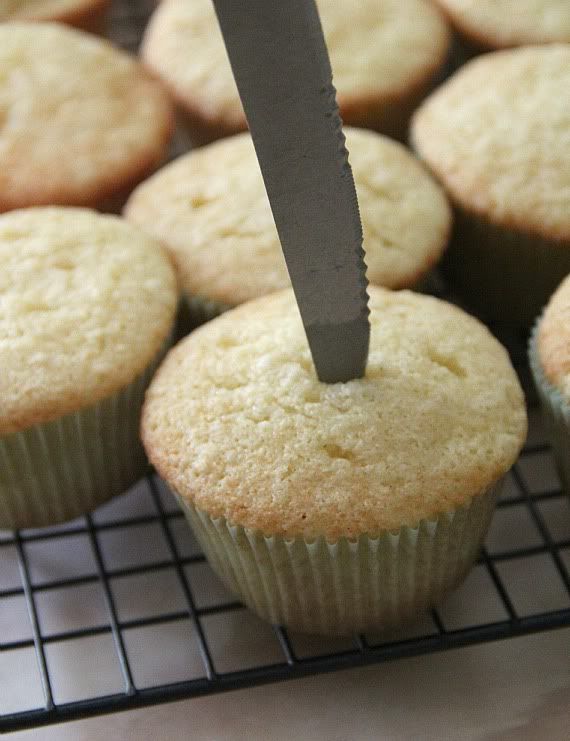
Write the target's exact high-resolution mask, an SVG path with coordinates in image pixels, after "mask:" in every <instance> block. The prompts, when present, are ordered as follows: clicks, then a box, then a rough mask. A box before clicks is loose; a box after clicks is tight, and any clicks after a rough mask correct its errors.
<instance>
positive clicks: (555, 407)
mask: <svg viewBox="0 0 570 741" xmlns="http://www.w3.org/2000/svg"><path fill="white" fill-rule="evenodd" d="M529 358H530V367H531V370H532V374H533V377H534V381H535V385H536V388H537V390H538V395H539V398H540V401H541V405H542V409H543V412H544V418H545V420H546V423H547V427H548V432H549V435H550V439H551V442H552V445H553V448H554V454H555V457H556V461H557V463H558V469H559V471H560V476H561V479H562V482H563V485H564V487H565V489H566V491H567V492H569V493H570V276H568V277H567V278H565V280H564V281H563V282H562V284H561V285H560V286H559V287H558V289H557V290H556V292H555V293H554V295H553V296H552V298H551V299H550V302H549V303H548V305H547V307H546V309H545V311H544V314H543V315H542V317H541V319H540V320H539V321H538V322H537V325H536V327H535V329H534V332H533V334H532V337H531V341H530V345H529Z"/></svg>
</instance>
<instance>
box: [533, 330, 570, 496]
mask: <svg viewBox="0 0 570 741" xmlns="http://www.w3.org/2000/svg"><path fill="white" fill-rule="evenodd" d="M539 325H540V321H538V322H537V323H536V324H535V326H534V329H533V331H532V334H531V337H530V341H529V346H528V358H529V363H530V369H531V372H532V376H533V379H534V384H535V386H536V390H537V391H538V398H539V400H540V406H541V408H542V413H543V418H544V420H545V423H546V428H547V433H548V437H549V439H550V442H551V444H552V448H553V450H554V456H555V459H556V464H557V466H558V472H559V473H560V478H561V480H562V484H563V486H564V489H565V490H566V492H567V493H569V494H570V405H569V404H568V402H567V401H566V399H565V398H564V396H563V395H562V393H561V392H560V391H559V390H558V389H557V388H556V387H555V386H553V385H552V384H551V383H550V381H549V380H548V379H547V378H546V376H545V374H544V370H543V368H542V364H541V362H540V357H539V354H538V347H537V336H538V328H539Z"/></svg>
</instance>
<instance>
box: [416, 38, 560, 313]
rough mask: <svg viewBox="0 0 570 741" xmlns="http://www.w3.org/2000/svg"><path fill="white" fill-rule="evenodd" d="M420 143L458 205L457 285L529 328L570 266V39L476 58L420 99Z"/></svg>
mask: <svg viewBox="0 0 570 741" xmlns="http://www.w3.org/2000/svg"><path fill="white" fill-rule="evenodd" d="M412 142H413V146H414V147H415V149H416V151H417V152H418V153H419V155H420V156H421V157H422V158H423V160H424V161H425V162H426V163H427V165H428V166H429V167H430V168H431V170H432V172H433V173H434V174H435V176H436V177H437V178H438V179H439V181H440V182H441V183H442V185H443V186H444V188H445V189H446V191H447V193H448V195H449V197H450V199H451V201H452V202H453V205H454V206H455V231H454V236H453V239H452V243H451V245H450V249H449V250H448V252H447V258H446V260H445V261H444V269H445V271H446V274H447V277H448V278H449V282H450V285H451V287H452V288H453V290H456V291H457V292H458V294H459V295H460V296H461V297H462V298H463V299H464V300H465V301H466V302H467V303H468V305H469V306H470V307H472V308H473V309H474V310H475V311H477V312H478V313H479V314H480V315H481V316H483V317H484V318H485V319H487V320H493V321H504V322H509V323H512V324H518V325H521V326H527V327H528V326H529V325H530V324H531V323H532V321H533V320H534V318H535V317H536V316H537V315H538V314H539V313H540V311H541V309H542V307H543V306H544V304H545V303H546V301H547V300H548V298H549V296H550V295H551V293H552V292H553V290H554V289H555V288H556V286H557V285H558V283H559V282H560V281H561V280H562V278H563V277H564V276H565V275H566V274H567V273H568V272H569V271H570V45H567V44H551V45H546V46H534V47H523V48H520V49H515V50H510V51H502V52H494V53H491V54H487V55H484V56H482V57H479V58H477V59H475V60H473V61H471V62H469V63H468V64H467V65H466V66H465V67H464V68H462V69H461V70H459V71H458V72H457V73H456V74H455V75H454V76H453V77H452V78H451V79H449V80H448V81H447V82H445V83H444V84H443V85H442V86H441V87H440V88H439V89H438V90H436V91H435V92H434V93H433V94H432V95H431V96H430V97H429V98H428V99H427V100H426V101H425V102H424V103H423V104H422V105H421V106H420V108H419V109H418V111H417V112H416V114H415V115H414V119H413V124H412Z"/></svg>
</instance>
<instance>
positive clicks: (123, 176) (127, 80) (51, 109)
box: [0, 22, 173, 211]
mask: <svg viewBox="0 0 570 741" xmlns="http://www.w3.org/2000/svg"><path fill="white" fill-rule="evenodd" d="M172 122H173V121H172V110H171V105H170V103H169V101H168V99H167V97H166V95H165V93H164V92H163V91H162V89H161V88H160V86H159V85H158V84H157V83H156V82H155V81H153V80H151V79H150V77H149V75H148V74H147V73H146V72H145V71H144V70H143V69H142V67H141V66H140V65H139V64H138V63H137V62H136V61H135V60H134V59H132V58H131V57H130V56H129V55H127V54H125V53H124V52H121V51H119V50H118V49H115V48H114V47H113V46H111V44H109V43H108V42H106V41H103V40H101V39H99V38H96V37H94V36H90V35H88V34H86V33H83V32H80V31H77V30H75V29H71V28H67V27H66V26H61V25H58V24H55V23H16V22H14V23H5V24H0V211H7V210H9V209H12V208H20V207H25V206H34V205H44V204H45V205H48V204H63V205H92V204H97V203H98V202H99V201H102V200H104V199H105V198H106V197H107V196H108V195H109V193H113V192H114V191H115V190H116V189H117V187H121V186H126V185H127V184H130V183H131V182H132V183H134V182H138V181H139V180H140V179H141V178H142V177H144V176H145V175H146V174H147V173H148V172H149V171H151V170H152V169H153V168H154V167H155V166H156V165H158V164H159V163H160V162H161V161H162V159H163V157H164V154H165V151H166V147H167V144H168V140H169V138H170V134H171V130H172Z"/></svg>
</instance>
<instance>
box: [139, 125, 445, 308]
mask: <svg viewBox="0 0 570 741" xmlns="http://www.w3.org/2000/svg"><path fill="white" fill-rule="evenodd" d="M345 133H346V136H347V146H348V148H349V151H350V162H351V165H352V170H353V173H354V178H355V183H356V190H357V193H358V199H359V206H360V215H361V218H362V226H363V230H364V249H365V250H366V264H367V266H368V271H367V274H368V279H369V280H370V281H371V282H372V283H376V284H378V285H384V286H387V287H389V288H402V287H408V286H411V285H413V284H414V283H415V282H417V281H418V279H419V278H420V277H421V276H422V275H423V274H424V273H426V272H427V270H428V269H429V268H430V267H431V266H432V265H433V264H434V263H435V262H437V260H438V259H439V257H440V255H441V253H442V252H443V249H444V247H445V246H446V243H447V237H448V233H449V229H450V226H451V214H450V209H449V206H448V204H447V200H446V197H445V195H444V193H443V191H442V190H441V189H440V187H439V186H438V185H437V184H436V183H435V182H434V181H433V179H432V178H431V176H430V175H429V174H428V173H427V172H426V171H425V170H424V168H423V166H422V165H421V164H420V163H419V162H418V161H417V160H416V159H415V158H414V157H412V156H411V155H410V153H409V151H408V150H406V149H405V148H404V147H403V146H402V145H400V144H398V143H396V142H393V141H391V140H390V139H387V138H385V137H383V136H380V135H379V134H375V133H373V132H371V131H364V130H361V129H350V128H347V129H345ZM125 215H126V217H127V218H128V219H129V221H132V222H133V223H134V224H137V225H138V226H140V227H141V228H143V229H145V230H146V231H147V232H148V233H149V234H152V235H153V236H155V237H156V238H157V239H159V240H160V241H161V242H162V243H163V244H164V245H165V246H166V247H167V248H168V249H169V250H170V252H171V254H172V256H173V258H174V262H175V264H176V266H177V270H178V274H179V277H180V281H181V285H182V288H183V290H184V291H185V292H186V293H187V294H188V295H189V296H200V297H203V298H207V299H209V300H213V301H217V302H219V303H221V304H224V305H226V306H235V305H237V304H239V303H242V302H243V301H247V300H249V299H252V298H257V297H258V296H263V295H264V294H266V293H271V292H272V291H276V290H279V289H281V288H286V287H288V286H289V285H290V282H289V276H288V273H287V268H286V265H285V260H284V258H283V252H282V250H281V246H280V243H279V238H278V236H277V230H276V228H275V223H274V221H273V216H272V214H271V208H270V206H269V201H268V199H267V194H266V192H265V187H264V185H263V179H262V177H261V172H260V169H259V164H258V162H257V158H256V156H255V151H254V148H253V144H252V141H251V137H250V135H249V134H241V135H238V136H234V137H230V138H228V139H225V140H222V141H220V142H217V143H216V144H211V145H209V146H207V147H202V148H200V149H197V150H195V151H193V152H190V154H187V155H184V156H183V157H180V158H179V159H178V160H176V161H175V162H173V163H171V164H169V165H167V166H166V167H165V168H163V169H162V170H161V171H160V172H158V173H156V174H155V175H154V176H153V177H151V178H150V179H149V180H147V181H146V182H145V183H143V184H142V185H140V186H139V187H138V188H137V189H136V191H135V192H134V193H133V195H132V196H131V198H130V199H129V201H128V203H127V207H126V209H125Z"/></svg>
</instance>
